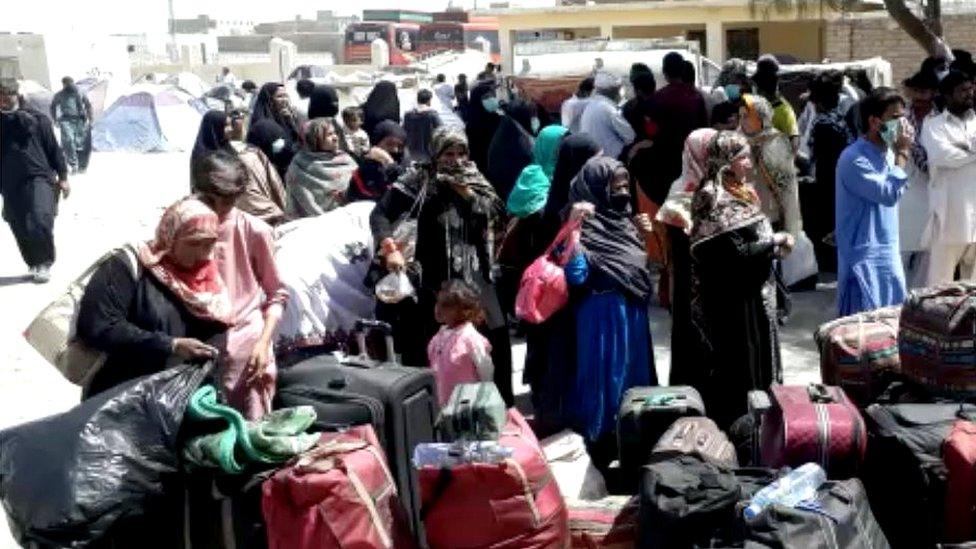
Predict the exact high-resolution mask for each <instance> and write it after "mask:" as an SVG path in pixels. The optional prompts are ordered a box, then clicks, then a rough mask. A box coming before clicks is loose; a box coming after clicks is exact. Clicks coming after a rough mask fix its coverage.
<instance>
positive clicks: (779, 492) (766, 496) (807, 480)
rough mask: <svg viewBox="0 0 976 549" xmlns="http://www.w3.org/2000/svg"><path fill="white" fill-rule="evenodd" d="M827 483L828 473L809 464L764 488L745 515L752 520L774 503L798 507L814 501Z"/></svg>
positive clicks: (754, 498) (815, 465)
mask: <svg viewBox="0 0 976 549" xmlns="http://www.w3.org/2000/svg"><path fill="white" fill-rule="evenodd" d="M825 482H827V473H825V472H824V470H823V468H821V467H820V466H819V465H817V464H816V463H807V464H805V465H803V466H802V467H798V468H796V469H794V470H793V471H791V472H790V474H788V475H786V476H785V477H783V478H781V479H779V480H777V481H776V482H774V483H772V484H770V485H769V486H767V487H765V488H763V489H762V490H760V491H759V492H757V493H756V495H755V496H753V497H752V501H750V502H749V505H748V506H747V507H746V509H745V511H743V514H744V515H745V517H746V519H748V520H752V519H754V518H756V517H757V516H759V514H760V513H762V511H763V509H765V508H766V507H769V506H770V505H772V504H773V503H778V504H780V505H786V506H788V507H796V506H797V504H799V503H800V502H802V501H806V500H809V499H813V498H814V496H816V495H817V489H818V488H820V486H821V485H822V484H823V483H825Z"/></svg>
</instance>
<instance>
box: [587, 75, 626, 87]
mask: <svg viewBox="0 0 976 549" xmlns="http://www.w3.org/2000/svg"><path fill="white" fill-rule="evenodd" d="M622 85H623V83H622V82H621V81H620V79H619V78H617V77H616V76H615V75H613V74H612V73H609V72H607V71H599V72H597V73H596V75H595V76H594V77H593V87H594V88H596V89H598V90H615V89H617V88H619V87H620V86H622Z"/></svg>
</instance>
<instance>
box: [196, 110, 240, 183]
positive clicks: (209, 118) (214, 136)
mask: <svg viewBox="0 0 976 549" xmlns="http://www.w3.org/2000/svg"><path fill="white" fill-rule="evenodd" d="M231 130H232V128H231V125H230V118H229V117H228V116H227V113H226V112H224V111H207V113H206V114H204V115H203V119H202V120H200V129H199V130H197V140H196V142H195V143H194V144H193V152H191V153H190V167H191V169H192V166H193V164H194V163H196V162H197V160H199V159H200V158H202V157H203V156H204V155H207V154H209V153H212V152H214V151H216V150H217V149H226V148H227V147H228V145H229V144H230V137H229V136H230V133H231Z"/></svg>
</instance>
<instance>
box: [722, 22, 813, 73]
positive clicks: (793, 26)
mask: <svg viewBox="0 0 976 549" xmlns="http://www.w3.org/2000/svg"><path fill="white" fill-rule="evenodd" d="M752 26H753V27H758V28H759V50H760V52H761V53H788V54H790V55H792V56H794V57H796V58H797V59H799V60H800V61H805V62H807V63H819V62H820V61H822V60H823V54H824V50H823V43H822V40H821V37H820V34H821V30H820V29H821V28H822V26H821V24H820V22H819V21H780V22H776V23H759V24H754V25H752ZM737 27H738V26H736V25H729V26H727V28H737Z"/></svg>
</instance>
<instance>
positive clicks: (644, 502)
mask: <svg viewBox="0 0 976 549" xmlns="http://www.w3.org/2000/svg"><path fill="white" fill-rule="evenodd" d="M778 476H779V474H778V473H777V472H776V471H774V470H772V469H762V468H740V469H734V470H733V469H728V468H725V467H720V466H717V465H714V464H711V463H706V462H704V461H702V460H701V459H700V458H698V457H695V456H692V455H678V456H671V457H668V458H667V459H662V460H658V461H655V462H653V463H651V464H650V465H647V466H646V467H644V472H643V479H642V481H641V492H640V547H642V548H649V549H658V548H660V549H682V548H692V547H696V548H697V547H729V546H735V545H741V543H742V540H743V539H744V538H745V531H744V523H743V522H742V520H741V519H740V516H741V510H740V508H739V507H738V504H739V502H740V501H743V500H747V499H749V498H751V497H752V496H753V494H755V493H756V492H757V491H759V490H760V489H761V488H762V487H764V486H766V485H767V484H770V483H771V482H773V481H774V480H776V478H778Z"/></svg>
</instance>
